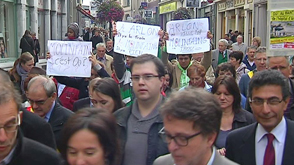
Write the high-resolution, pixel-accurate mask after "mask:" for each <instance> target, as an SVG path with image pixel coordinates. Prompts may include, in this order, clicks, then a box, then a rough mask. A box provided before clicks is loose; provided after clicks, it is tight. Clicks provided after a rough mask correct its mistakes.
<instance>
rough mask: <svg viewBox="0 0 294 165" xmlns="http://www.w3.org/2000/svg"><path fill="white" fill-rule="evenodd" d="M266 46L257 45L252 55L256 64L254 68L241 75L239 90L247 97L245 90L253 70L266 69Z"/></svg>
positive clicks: (253, 72)
mask: <svg viewBox="0 0 294 165" xmlns="http://www.w3.org/2000/svg"><path fill="white" fill-rule="evenodd" d="M266 60H267V55H266V48H265V47H259V48H258V49H257V50H256V52H255V55H254V63H255V65H256V69H255V70H253V71H250V72H248V73H247V74H245V75H243V76H242V77H241V79H240V82H239V88H240V91H241V94H243V95H244V96H246V97H247V90H248V84H249V81H250V79H251V78H252V77H253V75H254V74H255V72H258V71H262V70H265V69H266Z"/></svg>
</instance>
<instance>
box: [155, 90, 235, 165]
mask: <svg viewBox="0 0 294 165" xmlns="http://www.w3.org/2000/svg"><path fill="white" fill-rule="evenodd" d="M199 96H201V97H199ZM160 113H161V115H162V117H163V122H164V129H162V130H160V132H159V134H160V135H161V137H162V139H163V140H164V141H165V142H166V143H167V144H168V149H169V151H170V154H168V155H165V156H162V157H159V158H158V159H156V160H155V162H154V164H153V165H173V164H176V165H205V164H209V165H235V164H236V163H234V162H231V161H229V160H228V159H226V158H225V157H223V156H221V155H220V154H219V153H218V152H217V151H216V148H215V147H214V142H215V140H216V137H217V134H218V132H219V128H220V122H221V116H222V111H221V109H220V106H219V103H218V102H217V100H216V98H213V96H212V95H211V94H209V93H208V92H206V91H204V90H203V89H196V90H188V89H187V90H183V91H179V92H176V93H175V94H174V95H172V96H171V97H170V99H169V100H167V101H166V102H165V103H164V104H163V105H162V107H161V109H160Z"/></svg>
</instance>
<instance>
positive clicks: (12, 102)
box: [0, 83, 61, 165]
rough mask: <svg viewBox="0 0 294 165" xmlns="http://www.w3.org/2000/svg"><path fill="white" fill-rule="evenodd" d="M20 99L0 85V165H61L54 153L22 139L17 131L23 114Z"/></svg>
mask: <svg viewBox="0 0 294 165" xmlns="http://www.w3.org/2000/svg"><path fill="white" fill-rule="evenodd" d="M20 109H21V97H20V95H19V93H18V92H17V91H16V90H15V89H14V88H13V87H12V86H11V85H10V84H9V83H1V85H0V125H1V127H0V164H1V165H2V164H5V165H40V164H42V165H52V164H54V165H55V164H56V165H59V164H61V160H60V158H59V155H58V153H57V152H56V151H54V150H53V149H52V148H50V147H47V146H45V145H43V144H41V143H38V142H36V141H33V140H30V139H27V138H25V137H23V135H22V132H21V131H20V129H19V125H20V124H21V122H22V115H23V112H22V111H20Z"/></svg>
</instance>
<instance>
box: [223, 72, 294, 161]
mask: <svg viewBox="0 0 294 165" xmlns="http://www.w3.org/2000/svg"><path fill="white" fill-rule="evenodd" d="M248 92H249V95H248V97H249V102H250V106H251V108H252V111H253V115H254V117H255V119H256V121H257V123H255V124H251V125H249V126H246V127H243V128H241V129H237V130H234V131H232V132H231V133H230V134H229V135H228V137H227V142H226V149H227V151H226V157H227V158H229V159H231V160H232V161H235V162H237V163H240V164H242V165H252V164H256V165H275V164H277V165H278V164H283V165H290V164H293V154H294V152H293V148H294V141H293V139H294V122H293V121H290V120H288V119H286V118H285V117H284V111H285V110H286V108H287V105H288V103H289V99H290V98H289V96H290V93H289V84H288V81H287V78H286V77H285V76H284V75H282V74H281V73H280V72H279V71H276V70H264V71H260V72H257V73H256V74H255V75H254V76H253V77H252V79H251V81H250V83H249V90H248Z"/></svg>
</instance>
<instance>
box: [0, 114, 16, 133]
mask: <svg viewBox="0 0 294 165" xmlns="http://www.w3.org/2000/svg"><path fill="white" fill-rule="evenodd" d="M19 125H20V114H17V117H16V118H14V119H12V120H10V121H9V122H8V124H5V125H4V126H2V127H0V130H1V129H2V128H3V129H4V130H5V132H6V133H13V132H15V131H16V130H17V128H18V126H19Z"/></svg>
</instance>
